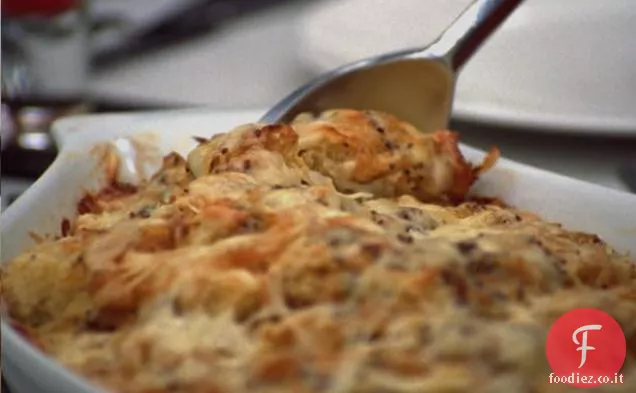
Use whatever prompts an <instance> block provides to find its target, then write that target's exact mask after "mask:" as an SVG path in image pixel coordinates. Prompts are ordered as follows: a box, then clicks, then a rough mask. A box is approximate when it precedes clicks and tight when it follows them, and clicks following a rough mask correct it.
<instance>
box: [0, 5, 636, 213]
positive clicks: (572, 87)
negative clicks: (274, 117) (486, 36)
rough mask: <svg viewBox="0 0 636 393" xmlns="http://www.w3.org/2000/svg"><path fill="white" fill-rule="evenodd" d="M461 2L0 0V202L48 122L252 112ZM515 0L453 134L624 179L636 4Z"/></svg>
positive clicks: (475, 71)
mask: <svg viewBox="0 0 636 393" xmlns="http://www.w3.org/2000/svg"><path fill="white" fill-rule="evenodd" d="M468 3H470V0H401V1H389V0H284V1H283V0H179V1H175V0H92V1H78V0H4V1H3V2H2V21H1V26H2V34H1V37H2V123H1V131H2V163H1V165H2V189H1V193H2V204H3V208H4V207H6V206H7V205H8V204H9V203H10V202H11V201H12V200H14V199H15V198H16V197H17V196H18V195H19V194H20V193H21V192H22V191H23V190H24V189H25V188H26V187H28V186H29V185H30V184H31V183H32V182H33V181H34V180H35V179H36V178H37V177H38V176H39V175H40V174H41V173H42V172H43V171H44V170H45V169H46V167H47V166H48V165H49V164H50V163H51V161H52V160H53V158H54V157H55V154H56V147H55V145H54V142H53V141H52V140H51V138H50V135H49V126H50V124H51V122H52V121H53V120H54V119H56V118H59V117H61V116H68V115H72V114H77V113H103V112H121V111H132V110H155V109H166V108H181V107H191V106H201V107H206V108H210V110H217V111H222V110H227V109H238V108H241V109H255V110H263V111H264V110H265V109H267V108H268V107H269V106H272V105H273V104H275V103H276V102H277V101H278V100H280V99H281V98H283V97H284V96H285V95H287V94H288V93H289V92H291V91H292V90H293V89H295V88H296V87H298V86H300V85H301V84H303V83H305V82H307V81H308V80H310V79H311V78H313V77H315V76H317V75H319V74H320V73H322V72H324V71H326V70H328V69H330V68H333V67H336V66H339V65H342V64H345V63H348V62H350V61H353V60H357V59H359V58H362V57H365V56H370V55H374V54H378V53H383V52H387V51H393V50H399V49H404V48H410V47H413V46H424V45H426V44H428V43H430V42H431V41H432V40H433V39H434V38H435V37H436V36H437V35H438V34H439V33H440V32H441V31H442V30H443V28H444V27H445V26H446V25H448V24H449V23H450V22H451V21H452V20H453V19H454V18H455V17H456V16H457V15H458V14H459V12H460V11H461V10H462V9H463V8H464V7H465V6H466V5H467V4H468ZM633 5H634V4H633V1H632V0H607V1H604V2H598V1H593V0H560V1H558V2H555V1H552V0H526V2H525V4H524V5H522V6H521V8H520V9H519V10H518V11H517V12H516V13H515V14H514V15H513V17H511V19H510V20H509V21H508V22H506V24H505V25H504V26H503V27H502V28H501V30H500V31H498V32H497V33H496V34H495V35H494V36H493V38H492V39H491V41H489V42H488V43H487V44H486V45H485V46H484V48H483V49H482V51H480V52H479V53H478V54H477V56H476V57H475V58H474V59H473V60H472V61H471V62H470V64H469V65H468V66H467V67H466V68H465V70H464V71H463V73H462V76H461V78H460V79H459V81H458V85H457V98H456V103H455V110H454V117H453V122H452V124H451V126H452V127H453V128H454V129H457V130H459V131H460V132H461V133H462V139H463V141H464V142H465V143H467V144H470V145H474V146H476V147H480V148H485V149H487V148H489V147H490V146H491V145H493V144H496V145H498V146H500V148H501V149H502V151H503V154H504V155H505V156H507V157H509V158H512V159H515V160H518V161H522V162H525V163H528V164H531V165H535V166H539V167H542V168H545V169H549V170H553V171H556V172H560V173H563V174H566V175H569V176H574V177H578V178H581V179H584V180H588V181H592V182H595V183H597V184H601V185H604V186H608V187H612V188H616V189H620V190H625V191H629V190H631V191H632V192H633V191H634V187H636V185H634V179H636V174H634V172H636V170H635V169H634V164H633V162H634V161H635V160H636V72H635V71H634V70H636V45H634V44H633V37H636V23H633V21H634V20H636V7H634V6H633Z"/></svg>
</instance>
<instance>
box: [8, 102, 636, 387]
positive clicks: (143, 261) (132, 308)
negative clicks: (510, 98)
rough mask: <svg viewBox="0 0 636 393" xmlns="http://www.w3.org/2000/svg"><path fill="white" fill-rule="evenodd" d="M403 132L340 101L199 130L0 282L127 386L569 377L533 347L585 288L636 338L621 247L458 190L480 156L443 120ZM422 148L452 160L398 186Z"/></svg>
mask: <svg viewBox="0 0 636 393" xmlns="http://www.w3.org/2000/svg"><path fill="white" fill-rule="evenodd" d="M378 124H379V125H378ZM371 125H373V127H378V126H381V127H384V128H383V130H384V131H383V132H378V131H377V129H374V128H373V127H372V126H371ZM371 133H375V134H381V135H384V136H383V138H384V137H386V139H382V138H376V139H374V138H373V137H372V135H375V134H371ZM415 133H416V130H414V129H412V128H411V127H410V126H408V125H406V124H404V123H401V122H399V121H397V120H395V119H393V118H391V117H389V116H387V115H380V114H368V113H366V114H365V113H362V112H355V111H337V112H330V113H326V114H323V115H321V116H320V117H319V119H318V120H311V121H307V120H299V121H297V122H295V123H294V124H293V125H292V126H262V125H248V126H245V127H240V128H238V129H236V130H234V131H232V132H230V133H228V134H223V135H220V136H216V137H214V138H212V139H211V140H201V141H200V145H199V146H198V147H197V148H196V149H195V150H194V151H193V152H192V153H191V154H190V155H189V157H188V160H187V163H186V160H184V159H183V158H181V157H179V156H178V155H175V154H172V155H170V156H168V157H166V159H165V160H164V163H163V167H162V169H161V170H160V171H159V172H158V173H157V174H156V175H155V176H153V178H152V179H150V180H149V181H148V182H147V183H146V184H144V185H142V186H140V187H139V188H137V189H134V190H133V189H130V188H126V187H122V186H120V185H115V186H112V187H110V188H108V189H106V190H104V191H102V192H101V193H98V194H95V195H92V196H90V197H89V199H90V203H87V202H83V205H82V206H85V207H84V208H83V210H82V211H81V214H80V215H79V216H78V217H77V219H75V220H74V221H73V222H71V223H70V224H69V225H68V228H67V230H66V232H67V233H66V236H64V237H62V238H61V239H57V240H48V241H43V242H42V243H41V244H39V245H38V246H37V247H36V248H35V249H33V250H30V251H29V252H26V253H24V254H22V255H20V256H18V257H17V258H15V259H14V260H13V261H11V262H10V263H9V264H8V265H7V266H6V267H5V268H4V269H3V270H2V276H1V279H2V281H1V283H2V287H1V288H2V296H3V298H4V299H5V300H6V302H7V305H8V307H9V310H10V312H11V316H12V318H14V319H15V320H16V321H17V322H18V323H19V324H20V325H19V326H21V331H23V332H26V333H27V335H28V337H29V338H30V339H31V340H34V341H35V342H37V343H38V344H39V345H40V346H41V347H42V348H43V350H45V351H47V352H48V353H50V354H52V355H53V356H55V357H56V358H57V359H58V360H59V361H60V362H62V363H63V364H64V365H66V366H68V367H70V368H71V369H73V370H76V371H77V372H79V373H81V374H83V375H85V376H87V377H88V378H91V379H92V380H95V381H96V382H98V383H101V384H103V385H104V386H106V387H109V388H112V389H114V390H117V391H121V392H127V393H128V392H130V393H149V392H155V393H167V392H183V393H191V392H206V393H209V392H218V393H235V392H236V393H238V392H247V391H251V392H255V393H269V392H307V393H312V392H325V391H336V392H355V393H367V392H368V393H371V392H378V391H390V392H428V391H435V392H451V391H452V392H478V393H481V392H484V393H486V392H489V393H497V392H502V393H508V392H513V393H516V392H520V393H521V392H529V391H535V392H556V391H569V390H568V389H567V388H563V386H557V387H556V388H555V385H549V384H547V383H546V380H547V376H548V375H549V373H550V371H549V369H548V367H547V364H546V362H545V354H544V350H543V348H544V343H545V341H544V340H545V336H546V334H547V331H548V329H549V327H550V325H551V324H552V323H553V322H554V321H555V320H556V318H558V317H559V316H560V315H562V314H563V313H565V312H567V311H568V310H571V309H574V308H578V307H596V308H599V309H602V310H604V311H606V312H608V313H609V314H610V315H612V316H613V317H614V318H615V319H616V320H617V321H618V322H619V324H621V326H622V328H623V330H624V332H625V334H626V337H627V339H628V348H634V347H636V301H635V299H636V265H635V264H634V261H633V260H630V259H629V258H627V257H625V256H621V255H618V254H617V253H615V252H614V251H613V250H612V249H611V248H609V247H608V246H607V245H606V244H605V243H604V242H603V241H601V240H600V239H599V238H598V237H596V236H594V235H589V234H585V233H579V232H573V231H568V230H567V229H564V228H562V227H561V226H559V225H557V224H553V223H548V222H545V221H543V220H541V219H540V218H539V217H537V216H535V215H533V214H531V213H527V212H523V211H519V210H517V209H514V208H510V207H505V206H503V205H501V204H496V203H485V202H484V201H465V202H463V203H460V204H457V205H449V204H448V203H447V202H448V201H449V200H452V199H454V198H459V197H460V196H463V194H465V192H466V191H467V187H468V186H469V184H470V183H471V182H472V181H473V180H474V176H476V175H477V172H479V171H480V170H481V169H480V168H479V167H477V168H472V167H470V166H468V164H466V163H465V162H464V161H463V159H462V158H461V156H459V155H458V150H457V143H456V139H455V137H454V136H453V135H452V134H446V133H438V134H433V135H432V136H421V135H416V134H415ZM359 136H364V137H363V138H361V139H358V138H359ZM314 138H315V139H319V140H323V142H317V141H316V140H314ZM325 139H328V141H324V140H325ZM384 141H389V142H390V143H395V144H406V145H405V146H408V144H409V143H413V146H414V147H413V148H412V149H413V150H417V151H418V153H417V154H413V153H409V152H407V151H402V150H401V149H395V150H398V151H399V152H397V153H396V152H394V151H392V150H391V149H388V148H387V147H386V146H384ZM345 142H346V143H352V144H353V143H355V144H358V145H359V146H358V147H357V148H356V149H351V148H349V149H346V148H345V149H342V143H345ZM302 149H305V152H304V153H302V154H300V155H299V153H300V151H301V150H302ZM374 149H377V150H374ZM407 150H408V149H407ZM408 151H410V150H408ZM423 152H424V153H423ZM372 156H375V157H376V159H377V161H373V160H371V161H368V160H369V158H370V157H372ZM365 160H367V161H365ZM420 160H424V161H420ZM430 160H440V162H441V164H439V163H438V164H435V163H431V162H430ZM246 162H249V164H247V165H246V164H245V163H246ZM365 162H367V163H368V165H367V166H364V165H363V166H362V167H360V168H359V169H357V170H356V169H355V168H358V165H361V164H360V163H365ZM389 163H399V165H402V166H400V167H399V168H400V174H399V176H402V177H393V176H392V175H391V173H392V172H390V170H389V172H383V171H384V169H383V168H386V167H387V165H389ZM420 164H422V169H421V170H422V171H424V172H427V171H432V172H435V171H438V170H439V168H438V169H434V168H437V167H436V165H441V166H442V171H441V172H442V173H444V174H445V175H444V179H442V181H440V182H437V183H435V182H433V183H427V182H426V181H423V180H418V181H420V183H418V184H420V186H419V188H418V190H420V191H421V192H419V191H418V192H416V193H411V192H409V191H408V189H407V188H404V187H405V186H404V184H406V183H408V182H409V181H414V179H420V178H419V177H417V176H415V177H414V176H411V175H409V176H407V177H406V178H404V177H403V176H404V174H403V172H404V170H405V169H409V170H410V169H414V168H416V167H417V168H419V167H420ZM351 165H352V166H351ZM396 165H397V164H396ZM352 168H353V169H352ZM318 172H320V173H318ZM432 172H431V173H432ZM418 173H419V172H418ZM427 173H428V172H427ZM418 176H419V175H418ZM422 178H423V179H429V180H430V179H433V178H434V176H433V177H430V176H429V177H422ZM399 179H402V180H399ZM458 179H459V180H458ZM404 182H406V183H404ZM349 187H352V189H351V190H349V189H348V188H349ZM350 191H356V192H357V193H355V194H351V193H350ZM401 194H405V195H401ZM400 195H401V196H400ZM440 201H441V202H442V203H441V204H440V203H438V202H440ZM86 206H89V208H88V207H86ZM635 362H636V359H634V358H633V355H630V356H629V357H628V360H627V362H626V367H625V369H624V370H626V371H625V381H626V384H625V386H627V387H629V386H631V387H633V386H634V384H636V375H632V376H631V377H630V375H628V374H629V373H628V371H629V370H632V369H633V368H634V363H635ZM630 378H631V379H630ZM562 388H563V389H564V390H555V389H562Z"/></svg>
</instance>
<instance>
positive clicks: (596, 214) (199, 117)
mask: <svg viewBox="0 0 636 393" xmlns="http://www.w3.org/2000/svg"><path fill="white" fill-rule="evenodd" d="M260 115H261V111H258V112H255V111H238V112H227V111H226V112H210V111H207V112H206V111H202V110H189V111H172V112H154V113H136V114H122V115H101V116H83V117H76V118H70V119H65V120H61V121H60V122H58V123H56V124H55V127H54V128H55V129H54V134H55V137H56V140H57V141H58V142H59V144H60V145H61V152H60V154H59V156H58V158H57V159H56V160H55V162H54V163H53V164H52V165H51V167H50V168H49V170H47V171H46V173H45V174H44V175H43V176H42V177H41V178H40V179H39V180H38V181H37V182H36V183H35V184H34V185H33V186H32V187H31V188H29V189H28V190H27V191H26V192H25V194H24V195H22V196H21V197H20V198H19V199H18V200H17V201H16V202H15V203H14V204H12V205H11V206H10V207H9V208H8V209H7V210H6V212H5V213H3V214H2V216H0V217H1V218H2V220H1V226H0V236H1V237H2V250H1V251H2V261H7V260H8V259H10V258H11V257H13V256H15V255H16V254H18V253H19V252H21V251H22V250H23V249H24V248H25V247H27V246H29V245H30V244H31V242H32V239H31V237H30V236H29V232H30V231H36V232H37V233H40V234H43V233H53V234H57V233H59V230H60V223H61V221H62V219H63V218H67V217H72V216H73V215H74V212H75V207H76V202H77V200H78V199H79V198H80V197H81V195H82V193H83V190H85V189H95V188H96V187H99V186H100V182H101V181H103V180H104V179H102V178H101V177H100V176H98V174H99V173H101V170H100V169H99V162H100V159H99V157H98V156H97V155H95V154H92V153H91V151H92V150H93V147H94V146H95V145H97V144H100V143H105V142H109V141H112V140H114V139H115V138H119V137H131V136H133V135H135V136H140V135H144V136H145V137H146V138H147V139H146V140H151V141H153V144H154V145H155V146H156V147H157V148H158V150H159V151H160V152H161V153H163V154H166V153H168V152H170V151H177V152H180V153H182V154H184V153H186V152H188V151H189V150H190V149H191V148H192V147H194V146H195V142H194V141H193V140H192V136H210V135H212V134H215V133H218V132H222V131H226V130H228V129H230V128H233V127H234V126H236V125H238V124H243V123H248V122H252V121H255V120H257V119H258V118H259V117H260ZM149 136H152V138H149ZM462 150H463V151H464V153H465V154H466V155H467V156H468V158H470V159H471V160H479V159H480V158H481V157H483V152H480V151H478V150H475V149H472V148H469V147H467V146H462ZM157 158H158V157H157ZM156 164H159V160H157V162H156ZM475 191H476V192H478V193H479V194H481V195H493V196H499V197H501V198H503V200H505V201H507V202H508V203H511V204H514V205H516V206H519V207H523V208H526V209H529V210H532V211H534V212H537V213H539V214H541V215H542V216H544V217H545V218H548V219H551V220H556V221H560V222H563V223H564V224H566V225H567V226H568V227H570V228H572V229H577V230H584V231H589V232H594V233H597V234H599V235H600V236H601V237H603V238H604V239H606V240H607V241H608V242H609V243H610V244H612V245H614V246H615V247H616V248H617V249H619V250H621V251H628V252H632V253H634V254H636V242H634V238H635V237H636V209H634V207H635V206H636V196H635V195H632V194H628V193H623V192H620V191H615V190H610V189H607V188H603V187H599V186H596V185H592V184H589V183H585V182H582V181H578V180H573V179H569V178H566V177H563V176H559V175H555V174H552V173H549V172H545V171H542V170H538V169H534V168H531V167H528V166H524V165H521V164H517V163H514V162H511V161H508V160H500V161H499V163H498V164H497V166H496V167H495V168H494V169H493V170H492V171H490V172H489V173H488V174H487V175H485V176H484V177H483V178H482V179H480V181H479V182H478V184H477V185H476V189H475ZM583 212H584V214H582V213H583ZM1 325H2V326H1V327H2V367H3V371H4V373H5V376H6V378H7V380H8V382H9V384H10V387H11V388H13V393H39V392H42V393H43V392H65V393H94V392H97V391H98V390H97V389H96V388H95V387H93V386H91V385H90V384H89V383H87V382H86V381H84V380H83V379H82V378H80V377H78V376H76V375H74V374H72V373H70V372H69V371H67V370H65V369H63V368H62V367H61V366H60V365H58V364H57V363H55V362H54V361H52V360H50V359H49V358H48V357H46V356H43V355H42V354H41V353H40V352H38V351H36V350H35V349H33V348H32V347H31V346H30V345H29V344H28V343H27V342H26V341H25V340H23V339H22V338H21V337H20V336H19V335H18V334H17V333H16V332H15V331H14V330H13V329H12V328H10V327H9V326H8V325H7V324H6V323H5V321H4V320H2V323H1Z"/></svg>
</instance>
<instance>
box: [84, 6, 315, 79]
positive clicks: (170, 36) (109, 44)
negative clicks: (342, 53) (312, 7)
mask: <svg viewBox="0 0 636 393" xmlns="http://www.w3.org/2000/svg"><path fill="white" fill-rule="evenodd" d="M292 1H294V2H300V1H305V2H308V1H309V0H187V1H180V2H170V4H168V7H169V10H168V11H169V12H165V13H162V14H160V15H157V16H156V17H155V18H153V19H150V20H145V21H144V22H145V23H144V24H143V25H141V26H133V27H126V26H121V25H125V24H126V23H125V15H121V16H118V15H117V14H115V13H111V14H110V15H108V14H107V13H103V12H102V13H101V15H97V16H93V19H92V21H91V25H92V29H93V33H95V32H96V31H100V30H107V27H109V26H110V27H113V28H117V26H118V25H120V26H119V28H120V29H121V30H123V33H122V34H120V35H121V36H122V37H119V39H117V40H113V39H110V40H108V39H99V38H101V37H96V38H98V41H100V42H98V43H97V44H96V47H95V48H94V49H95V51H94V52H93V55H92V65H93V66H94V67H103V66H108V65H111V64H112V63H115V62H118V61H120V60H124V59H129V58H131V57H134V56H138V55H142V54H144V53H147V52H151V51H156V50H159V49H161V48H164V47H166V46H169V45H174V44H178V43H182V42H184V41H187V40H188V39H192V38H195V37H198V36H201V35H203V34H207V33H209V32H211V31H213V30H214V29H216V28H219V27H220V26H221V25H222V24H223V23H226V22H229V21H232V20H234V19H236V18H238V17H242V16H246V15H249V14H252V13H255V12H259V11H262V10H264V9H267V8H271V7H273V6H276V5H287V4H289V3H290V2H292ZM113 6H114V4H113ZM95 8H97V7H95ZM93 35H97V34H93ZM100 35H104V34H100Z"/></svg>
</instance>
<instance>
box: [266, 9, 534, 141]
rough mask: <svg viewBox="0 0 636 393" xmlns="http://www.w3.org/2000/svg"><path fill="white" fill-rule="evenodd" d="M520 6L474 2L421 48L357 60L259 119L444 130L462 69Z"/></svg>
mask: <svg viewBox="0 0 636 393" xmlns="http://www.w3.org/2000/svg"><path fill="white" fill-rule="evenodd" d="M522 1H523V0H475V1H474V2H473V3H471V5H470V6H469V7H468V8H467V9H466V10H465V11H464V12H463V13H462V14H461V15H460V16H459V17H458V18H457V19H456V20H455V21H454V22H453V23H452V24H451V25H450V26H449V27H448V28H447V29H446V30H445V31H444V32H443V33H442V34H441V35H440V36H439V38H438V39H437V40H435V41H434V42H433V44H431V45H429V46H427V47H425V48H417V49H409V50H406V51H401V52H396V53H389V54H384V55H380V56H376V57H371V58H368V59H365V60H360V61H357V62H355V63H352V64H349V65H346V66H343V67H341V68H338V69H336V70H334V71H331V72H328V73H326V74H323V75H322V76H320V77H318V78H316V79H314V80H313V81H311V82H309V83H308V84H306V85H304V86H303V87H301V88H300V89H298V90H296V91H294V92H293V93H291V94H290V95H289V96H287V97H286V98H285V99H284V100H282V101H281V102H280V103H278V104H277V105H276V106H274V107H273V108H272V109H270V110H269V112H267V113H266V114H265V116H263V117H262V118H261V121H262V122H264V123H275V122H290V121H291V120H293V119H294V117H295V116H296V115H298V114H300V113H302V112H314V113H317V112H320V111H323V110H327V109H335V108H351V109H359V110H379V111H384V112H388V113H391V114H393V115H395V116H397V117H399V118H401V119H404V120H407V121H409V122H411V123H412V124H413V125H415V126H416V127H418V128H419V129H420V130H421V131H423V132H427V131H435V130H440V129H444V128H446V127H447V126H448V121H449V118H450V112H451V106H452V100H453V92H454V88H455V80H456V78H457V74H458V72H459V71H460V69H461V67H462V66H463V65H464V64H465V63H466V62H467V61H468V59H470V57H471V56H472V55H473V53H475V51H476V50H477V49H478V48H479V47H480V45H481V44H482V43H483V42H484V41H485V40H486V39H487V38H488V37H489V36H490V35H491V33H492V32H493V31H495V30H496V29H497V27H498V26H499V25H500V24H501V23H502V22H503V21H504V20H505V19H506V17H507V16H508V15H510V13H511V12H512V11H513V10H514V9H515V8H516V7H517V6H518V5H519V4H520V3H521V2H522Z"/></svg>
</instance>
